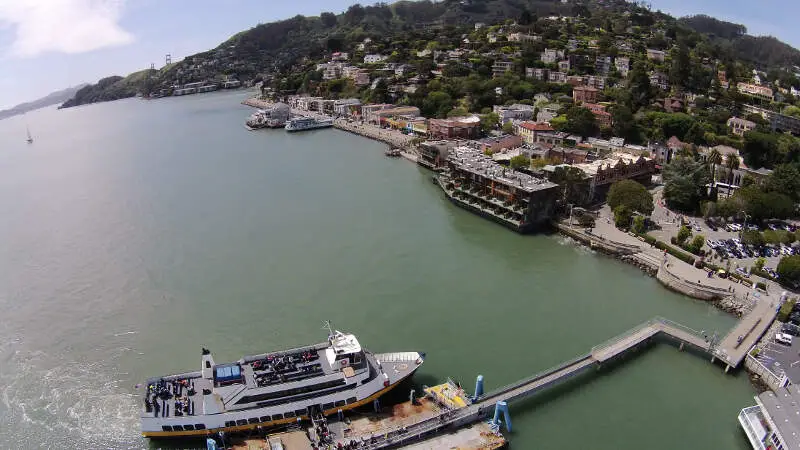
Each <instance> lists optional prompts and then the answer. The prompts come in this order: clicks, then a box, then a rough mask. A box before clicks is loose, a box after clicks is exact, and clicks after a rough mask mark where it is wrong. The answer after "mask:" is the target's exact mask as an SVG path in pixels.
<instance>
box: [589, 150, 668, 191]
mask: <svg viewBox="0 0 800 450" xmlns="http://www.w3.org/2000/svg"><path fill="white" fill-rule="evenodd" d="M575 167H577V168H578V169H580V170H582V171H583V173H584V174H586V176H587V177H589V200H590V201H591V200H595V199H602V198H605V196H606V194H607V193H608V189H609V188H610V187H611V185H612V184H613V183H615V182H617V181H622V180H628V179H631V180H635V181H638V182H640V183H642V184H644V185H649V184H650V179H651V177H652V175H653V174H654V173H655V171H656V162H655V161H654V160H652V159H650V158H646V157H644V156H638V157H637V156H633V155H630V154H628V153H623V152H615V153H612V154H611V156H609V157H608V158H604V159H600V160H596V161H592V162H587V163H583V164H576V165H575Z"/></svg>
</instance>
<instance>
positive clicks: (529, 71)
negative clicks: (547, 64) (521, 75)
mask: <svg viewBox="0 0 800 450" xmlns="http://www.w3.org/2000/svg"><path fill="white" fill-rule="evenodd" d="M549 77H550V70H549V69H540V68H538V67H526V68H525V78H533V79H536V80H545V81H547V80H548V79H549Z"/></svg>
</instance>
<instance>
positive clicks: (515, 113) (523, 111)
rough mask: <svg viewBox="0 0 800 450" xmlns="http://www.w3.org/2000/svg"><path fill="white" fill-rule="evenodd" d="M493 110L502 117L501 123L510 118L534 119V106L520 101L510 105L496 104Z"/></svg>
mask: <svg viewBox="0 0 800 450" xmlns="http://www.w3.org/2000/svg"><path fill="white" fill-rule="evenodd" d="M492 110H493V111H494V113H495V114H497V116H498V117H499V118H500V123H506V122H508V121H510V120H531V119H533V106H531V105H521V104H518V103H517V104H513V105H510V106H500V105H494V107H493V108H492Z"/></svg>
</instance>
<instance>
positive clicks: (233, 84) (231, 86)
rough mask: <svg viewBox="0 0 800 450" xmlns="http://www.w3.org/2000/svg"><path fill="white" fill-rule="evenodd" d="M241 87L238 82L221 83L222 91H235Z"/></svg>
mask: <svg viewBox="0 0 800 450" xmlns="http://www.w3.org/2000/svg"><path fill="white" fill-rule="evenodd" d="M241 86H242V82H241V81H239V80H227V81H223V82H222V89H236V88H238V87H241Z"/></svg>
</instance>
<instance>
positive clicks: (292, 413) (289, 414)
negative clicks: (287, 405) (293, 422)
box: [283, 411, 294, 419]
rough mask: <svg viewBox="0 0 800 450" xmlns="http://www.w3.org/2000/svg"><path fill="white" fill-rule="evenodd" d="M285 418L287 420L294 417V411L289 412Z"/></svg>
mask: <svg viewBox="0 0 800 450" xmlns="http://www.w3.org/2000/svg"><path fill="white" fill-rule="evenodd" d="M283 417H286V418H287V419H288V418H289V417H294V411H289V412H287V413H286V414H284V415H283Z"/></svg>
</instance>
